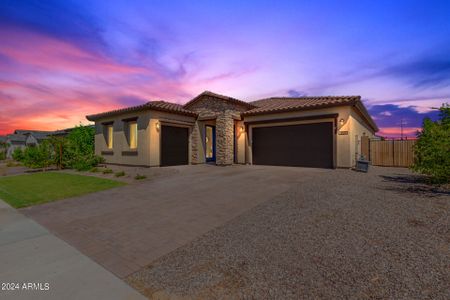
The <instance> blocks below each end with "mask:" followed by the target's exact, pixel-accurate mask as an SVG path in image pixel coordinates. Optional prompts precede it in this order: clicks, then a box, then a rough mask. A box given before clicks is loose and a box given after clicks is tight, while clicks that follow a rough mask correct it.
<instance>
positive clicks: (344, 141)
mask: <svg viewBox="0 0 450 300" xmlns="http://www.w3.org/2000/svg"><path fill="white" fill-rule="evenodd" d="M328 114H338V117H337V120H338V124H337V127H338V131H349V128H350V107H349V106H339V107H332V108H323V109H316V110H307V111H298V112H287V113H278V114H270V115H257V116H247V117H245V118H244V121H245V122H254V121H269V120H277V119H288V118H301V117H311V116H320V115H328ZM341 119H343V120H344V125H343V126H340V125H339V120H341ZM318 121H320V122H334V119H321V120H319V119H317V120H303V121H293V122H282V123H280V124H278V123H269V124H267V125H261V124H258V125H249V126H248V129H247V131H248V132H246V134H245V135H246V137H245V143H246V153H245V156H246V162H247V163H250V164H251V163H252V148H251V132H252V128H253V127H254V126H274V125H288V124H290V125H294V124H306V123H316V122H318ZM335 147H336V157H335V159H336V167H344V168H346V167H351V163H352V162H351V157H350V152H349V150H350V139H349V135H341V134H336V135H335ZM239 151H241V149H239ZM242 155H243V154H242V153H239V156H242Z"/></svg>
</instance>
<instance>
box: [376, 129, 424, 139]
mask: <svg viewBox="0 0 450 300" xmlns="http://www.w3.org/2000/svg"><path fill="white" fill-rule="evenodd" d="M419 130H421V128H420V127H404V128H403V136H404V137H408V138H415V137H416V135H417V132H418V131H419ZM377 135H378V136H383V137H388V138H400V137H401V128H400V127H382V128H380V131H379V132H378V133H377Z"/></svg>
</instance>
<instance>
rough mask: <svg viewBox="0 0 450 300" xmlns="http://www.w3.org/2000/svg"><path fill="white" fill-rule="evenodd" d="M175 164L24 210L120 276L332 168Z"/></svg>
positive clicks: (134, 270)
mask: <svg viewBox="0 0 450 300" xmlns="http://www.w3.org/2000/svg"><path fill="white" fill-rule="evenodd" d="M174 168H175V169H177V171H178V172H177V173H176V174H174V175H172V176H169V177H164V178H159V179H158V178H157V179H155V180H152V181H146V182H141V183H137V184H131V185H128V186H125V187H121V188H116V189H111V190H107V191H103V192H99V193H95V194H90V195H86V196H82V197H77V198H71V199H66V200H63V201H57V202H53V203H48V204H44V205H39V206H34V207H30V208H25V209H21V212H22V213H24V214H25V215H27V216H29V217H31V218H33V219H34V220H36V221H37V222H38V223H40V224H42V225H43V226H45V227H47V228H48V229H49V230H50V231H51V232H53V233H54V234H55V235H57V236H58V237H60V238H61V239H63V240H65V241H67V242H68V243H69V244H71V245H73V246H75V247H76V248H77V249H79V250H80V251H81V252H82V253H84V254H85V255H87V256H89V257H91V258H92V259H93V260H95V261H96V262H98V263H99V264H101V265H102V266H104V267H105V268H106V269H108V270H110V271H111V272H113V273H114V274H116V275H117V276H119V277H121V278H123V277H126V276H128V275H129V274H131V273H134V272H136V271H138V270H140V269H141V268H142V267H144V266H147V265H149V264H150V263H152V262H153V261H155V260H156V259H157V258H159V257H161V256H162V255H164V254H167V253H169V252H171V251H173V250H175V249H176V248H178V247H180V246H182V245H184V244H186V243H187V242H189V241H192V240H194V239H196V238H198V237H199V236H201V235H202V234H205V233H206V232H208V231H210V230H211V229H213V228H215V227H217V226H219V225H222V224H224V223H225V222H227V221H229V220H231V219H233V218H235V217H236V216H238V215H240V214H242V213H243V212H245V211H247V210H249V209H251V208H252V207H255V206H256V205H258V204H260V203H262V202H265V201H267V200H270V199H272V198H273V197H275V196H277V195H279V194H281V193H283V192H285V191H287V190H288V189H289V188H290V187H291V186H292V185H294V184H296V183H299V182H303V181H307V180H309V179H311V177H315V176H320V175H322V174H324V173H329V172H333V170H324V169H306V168H289V167H267V166H230V167H216V166H210V165H198V166H183V167H174ZM62 188H63V187H62Z"/></svg>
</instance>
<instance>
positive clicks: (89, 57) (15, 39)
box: [0, 28, 148, 74]
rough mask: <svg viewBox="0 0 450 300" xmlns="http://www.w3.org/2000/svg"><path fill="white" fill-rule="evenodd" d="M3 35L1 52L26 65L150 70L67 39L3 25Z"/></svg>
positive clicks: (89, 70) (55, 68)
mask: <svg viewBox="0 0 450 300" xmlns="http://www.w3.org/2000/svg"><path fill="white" fill-rule="evenodd" d="M0 36H2V37H3V38H2V43H0V54H2V55H4V56H6V57H8V58H9V59H12V60H13V61H15V62H17V63H20V64H23V65H27V66H34V67H39V68H43V69H50V70H52V71H61V72H75V73H82V74H108V73H109V74H110V73H115V74H117V73H122V74H133V73H140V72H147V71H148V70H146V69H145V68H143V67H136V66H129V65H124V64H119V63H116V62H114V61H112V60H111V59H109V58H108V57H105V56H102V55H100V54H94V53H90V52H87V51H85V50H82V49H81V48H77V47H75V46H73V45H72V44H69V43H67V42H64V41H60V40H56V39H53V38H50V37H48V36H45V35H40V34H37V33H33V32H29V31H24V30H20V29H17V28H14V29H12V28H7V29H0Z"/></svg>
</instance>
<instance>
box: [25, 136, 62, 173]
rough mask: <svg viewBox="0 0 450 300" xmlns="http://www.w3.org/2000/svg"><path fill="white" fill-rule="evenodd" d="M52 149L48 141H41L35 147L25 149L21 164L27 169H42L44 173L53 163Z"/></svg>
mask: <svg viewBox="0 0 450 300" xmlns="http://www.w3.org/2000/svg"><path fill="white" fill-rule="evenodd" d="M53 154H54V151H53V147H52V145H51V144H50V142H49V141H42V142H41V143H40V144H39V145H37V146H30V147H27V148H25V151H24V153H23V160H22V162H23V164H24V165H25V166H26V167H29V168H43V169H44V171H45V170H46V169H47V168H48V167H50V166H51V165H52V164H53V163H54V158H53Z"/></svg>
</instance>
